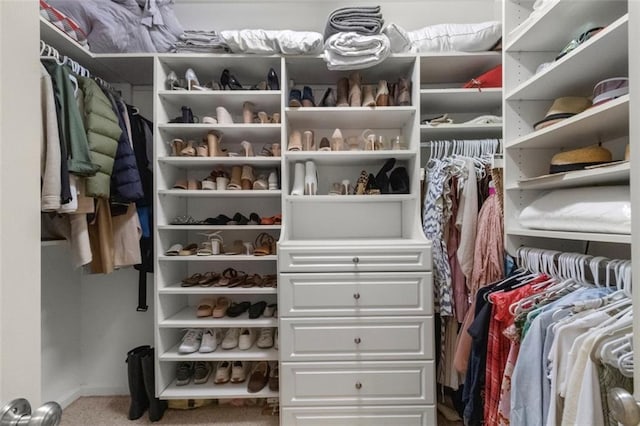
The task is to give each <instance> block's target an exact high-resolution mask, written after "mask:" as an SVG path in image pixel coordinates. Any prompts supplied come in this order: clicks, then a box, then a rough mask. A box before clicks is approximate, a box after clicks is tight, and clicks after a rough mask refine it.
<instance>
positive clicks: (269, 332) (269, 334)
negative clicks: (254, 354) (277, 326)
mask: <svg viewBox="0 0 640 426" xmlns="http://www.w3.org/2000/svg"><path fill="white" fill-rule="evenodd" d="M256 345H257V346H258V347H259V348H260V349H269V348H272V347H273V329H272V328H271V327H265V328H262V329H260V336H259V337H258V343H257V344H256Z"/></svg>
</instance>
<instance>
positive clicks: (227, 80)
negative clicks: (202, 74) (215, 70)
mask: <svg viewBox="0 0 640 426" xmlns="http://www.w3.org/2000/svg"><path fill="white" fill-rule="evenodd" d="M220 85H221V86H222V89H223V90H243V87H242V84H240V82H239V81H238V79H237V78H235V77H234V76H233V74H231V73H230V72H229V70H228V69H226V68H225V69H224V70H223V71H222V75H220Z"/></svg>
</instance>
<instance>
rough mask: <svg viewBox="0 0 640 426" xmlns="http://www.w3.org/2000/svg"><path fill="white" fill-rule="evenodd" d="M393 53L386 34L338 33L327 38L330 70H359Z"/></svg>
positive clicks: (326, 58)
mask: <svg viewBox="0 0 640 426" xmlns="http://www.w3.org/2000/svg"><path fill="white" fill-rule="evenodd" d="M390 53H391V48H390V44H389V39H388V38H387V36H385V35H371V36H365V35H360V34H357V33H337V34H334V35H332V36H331V37H329V38H328V39H327V41H326V42H325V46H324V60H325V62H326V63H327V68H329V69H330V70H357V69H362V68H368V67H371V66H373V65H376V64H379V63H380V62H382V61H384V60H385V59H386V58H387V57H388V56H389V54H390Z"/></svg>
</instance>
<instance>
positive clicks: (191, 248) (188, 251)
mask: <svg viewBox="0 0 640 426" xmlns="http://www.w3.org/2000/svg"><path fill="white" fill-rule="evenodd" d="M197 251H198V245H197V244H195V243H192V244H189V245H187V246H185V247H183V248H182V250H180V251H179V252H178V256H193V255H194V254H196V252H197Z"/></svg>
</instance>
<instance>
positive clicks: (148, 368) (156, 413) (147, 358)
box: [142, 348, 167, 422]
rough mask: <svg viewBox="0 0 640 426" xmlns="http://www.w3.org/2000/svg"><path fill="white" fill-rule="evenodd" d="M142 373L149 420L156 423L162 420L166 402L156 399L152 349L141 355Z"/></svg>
mask: <svg viewBox="0 0 640 426" xmlns="http://www.w3.org/2000/svg"><path fill="white" fill-rule="evenodd" d="M142 372H143V376H144V387H145V389H146V390H147V398H148V399H149V420H151V421H152V422H157V421H158V420H160V419H162V416H163V415H164V412H165V410H166V409H167V401H164V400H161V399H158V398H156V377H155V369H154V360H153V348H151V349H149V350H148V351H147V353H145V354H144V355H142Z"/></svg>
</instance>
